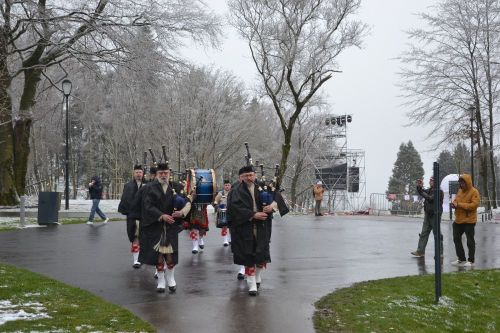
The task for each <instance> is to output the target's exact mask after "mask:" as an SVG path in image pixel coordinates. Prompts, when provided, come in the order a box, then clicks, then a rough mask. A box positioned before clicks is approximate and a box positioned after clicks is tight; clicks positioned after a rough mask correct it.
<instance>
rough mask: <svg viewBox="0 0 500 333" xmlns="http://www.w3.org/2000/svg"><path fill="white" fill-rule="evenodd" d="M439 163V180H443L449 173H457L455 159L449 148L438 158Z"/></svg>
mask: <svg viewBox="0 0 500 333" xmlns="http://www.w3.org/2000/svg"><path fill="white" fill-rule="evenodd" d="M437 162H438V163H439V180H440V181H441V180H443V178H444V177H446V176H447V175H449V174H452V173H456V171H455V169H456V168H455V160H454V158H453V155H452V154H451V153H450V151H448V150H443V151H442V152H441V153H440V154H439V156H438V159H437Z"/></svg>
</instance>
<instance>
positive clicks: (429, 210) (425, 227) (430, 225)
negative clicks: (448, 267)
mask: <svg viewBox="0 0 500 333" xmlns="http://www.w3.org/2000/svg"><path fill="white" fill-rule="evenodd" d="M416 183H417V192H418V194H419V195H420V196H421V197H423V198H424V222H423V223H422V231H421V232H420V234H419V239H418V246H417V250H416V251H413V252H411V254H412V255H413V256H415V257H418V258H420V257H424V256H425V247H426V246H427V241H428V240H429V234H430V233H431V230H432V233H433V234H434V240H436V239H437V238H436V231H435V229H434V216H435V215H434V214H439V223H441V215H442V214H443V198H444V193H443V191H442V190H441V189H439V211H438V212H435V211H434V191H435V190H436V188H435V186H434V178H433V177H431V178H430V179H429V188H428V189H424V182H423V181H422V179H417V182H416ZM439 237H440V239H441V244H440V245H441V246H440V247H441V255H443V234H440V235H439Z"/></svg>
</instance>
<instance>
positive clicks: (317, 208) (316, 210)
mask: <svg viewBox="0 0 500 333" xmlns="http://www.w3.org/2000/svg"><path fill="white" fill-rule="evenodd" d="M319 214H321V200H316V204H315V205H314V215H319Z"/></svg>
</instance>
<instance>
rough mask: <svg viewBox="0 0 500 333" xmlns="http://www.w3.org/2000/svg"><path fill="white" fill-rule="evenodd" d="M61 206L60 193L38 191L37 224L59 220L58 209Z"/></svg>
mask: <svg viewBox="0 0 500 333" xmlns="http://www.w3.org/2000/svg"><path fill="white" fill-rule="evenodd" d="M60 208H61V193H59V192H40V193H38V216H37V217H38V224H40V225H43V224H51V223H57V222H59V209H60Z"/></svg>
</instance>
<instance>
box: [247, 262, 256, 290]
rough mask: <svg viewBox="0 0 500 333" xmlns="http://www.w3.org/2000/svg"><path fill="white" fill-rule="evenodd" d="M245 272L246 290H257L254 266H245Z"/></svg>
mask: <svg viewBox="0 0 500 333" xmlns="http://www.w3.org/2000/svg"><path fill="white" fill-rule="evenodd" d="M245 274H246V276H247V284H248V291H257V281H256V280H255V266H254V267H251V266H250V267H249V266H246V267H245Z"/></svg>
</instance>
